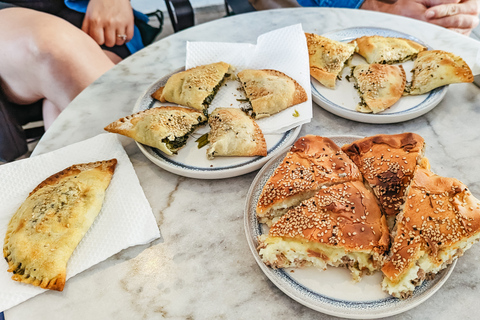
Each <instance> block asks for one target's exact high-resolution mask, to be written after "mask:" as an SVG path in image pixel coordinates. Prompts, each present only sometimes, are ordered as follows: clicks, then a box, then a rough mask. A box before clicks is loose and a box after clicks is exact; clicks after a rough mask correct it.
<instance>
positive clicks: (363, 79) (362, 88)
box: [352, 64, 407, 113]
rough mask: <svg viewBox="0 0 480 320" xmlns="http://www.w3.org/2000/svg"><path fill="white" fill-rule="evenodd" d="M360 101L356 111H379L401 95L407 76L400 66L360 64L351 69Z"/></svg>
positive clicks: (394, 101)
mask: <svg viewBox="0 0 480 320" xmlns="http://www.w3.org/2000/svg"><path fill="white" fill-rule="evenodd" d="M352 74H353V77H354V79H355V82H356V84H355V88H357V90H358V93H359V94H360V99H361V102H360V104H359V105H358V107H357V111H360V112H365V113H370V112H373V113H379V112H382V111H384V110H386V109H388V108H390V107H391V106H392V105H394V104H395V103H396V102H397V101H398V100H399V99H400V98H401V97H402V95H403V90H404V89H405V84H406V83H407V77H406V75H405V71H404V70H403V67H402V66H391V65H386V64H361V65H358V66H355V68H353V71H352Z"/></svg>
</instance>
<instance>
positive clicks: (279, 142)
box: [133, 68, 301, 179]
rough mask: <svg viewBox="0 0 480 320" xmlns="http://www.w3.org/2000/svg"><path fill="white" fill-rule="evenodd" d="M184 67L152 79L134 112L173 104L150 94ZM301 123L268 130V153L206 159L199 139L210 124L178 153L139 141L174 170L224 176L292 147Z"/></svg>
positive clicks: (244, 170)
mask: <svg viewBox="0 0 480 320" xmlns="http://www.w3.org/2000/svg"><path fill="white" fill-rule="evenodd" d="M183 70H185V68H180V69H178V70H176V71H174V72H172V73H170V74H168V75H166V76H165V77H162V78H161V79H160V80H158V81H156V82H155V83H153V84H152V85H151V86H150V87H149V88H148V89H147V90H146V91H145V92H144V93H143V94H142V95H141V96H140V98H139V99H138V100H137V102H136V103H135V107H134V108H133V113H136V112H139V111H143V110H147V109H150V108H154V107H159V106H173V105H175V104H171V103H161V102H159V101H157V100H155V99H153V98H152V97H151V94H152V93H154V92H155V91H157V89H158V88H160V87H163V86H164V85H165V83H166V82H167V80H168V78H170V76H171V75H172V74H174V73H177V72H180V71H183ZM300 130H301V126H298V127H295V128H293V129H290V130H288V131H286V132H284V133H282V134H268V135H267V134H266V135H265V141H266V143H267V156H266V157H217V158H215V159H213V160H209V159H207V151H206V150H207V146H204V147H203V148H198V144H197V143H196V142H195V140H196V139H198V138H199V137H201V136H202V135H204V134H205V133H208V132H209V127H208V124H207V125H205V126H203V127H200V128H198V129H197V130H196V131H195V132H194V133H193V134H192V135H191V136H190V137H189V138H188V141H187V144H186V145H185V147H183V148H182V149H180V150H179V151H178V153H177V154H175V155H171V156H168V155H166V154H165V153H163V152H162V151H160V150H159V149H157V148H152V147H149V146H147V145H144V144H141V143H139V142H137V145H138V147H139V149H140V151H141V152H142V153H143V154H144V155H145V156H146V157H147V158H148V159H149V160H150V161H152V162H153V163H154V164H156V165H157V166H159V167H160V168H162V169H165V170H167V171H169V172H172V173H174V174H177V175H180V176H184V177H189V178H196V179H224V178H230V177H236V176H240V175H243V174H246V173H249V172H252V171H255V170H258V169H260V168H261V167H262V166H263V165H264V164H265V163H266V162H267V161H268V160H270V159H271V158H272V157H274V156H276V155H277V154H278V153H279V152H283V150H284V149H285V148H288V147H290V146H291V145H292V144H293V143H294V142H295V140H296V138H297V136H298V134H299V133H300Z"/></svg>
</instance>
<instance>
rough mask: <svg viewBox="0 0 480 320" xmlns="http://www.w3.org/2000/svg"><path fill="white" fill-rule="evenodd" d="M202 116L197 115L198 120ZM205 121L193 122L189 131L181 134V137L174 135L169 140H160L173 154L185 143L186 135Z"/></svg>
mask: <svg viewBox="0 0 480 320" xmlns="http://www.w3.org/2000/svg"><path fill="white" fill-rule="evenodd" d="M201 120H202V118H201V117H198V121H201ZM206 123H207V121H206V120H205V121H202V122H199V123H198V124H195V125H193V126H192V128H191V129H190V131H188V132H187V133H186V134H185V135H183V136H181V137H175V139H174V140H170V139H168V138H163V139H162V142H163V143H165V145H166V146H167V148H168V150H170V151H172V153H173V154H177V151H178V149H180V148H181V147H183V146H184V145H185V144H186V143H187V140H188V137H189V136H190V135H191V134H192V133H193V132H194V131H195V130H196V129H197V128H198V127H199V126H202V125H204V124H206Z"/></svg>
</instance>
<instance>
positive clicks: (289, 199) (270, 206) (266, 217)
mask: <svg viewBox="0 0 480 320" xmlns="http://www.w3.org/2000/svg"><path fill="white" fill-rule="evenodd" d="M362 180H363V179H362V175H361V174H360V171H359V170H358V168H357V166H356V165H355V164H354V163H353V162H352V160H350V159H349V158H348V156H347V155H346V154H345V153H343V152H342V150H341V149H340V147H339V146H337V145H336V144H335V143H334V142H333V141H332V140H331V139H329V138H324V137H320V136H314V135H307V136H305V137H302V138H299V139H298V140H297V141H296V142H295V144H294V145H293V147H292V148H291V149H290V151H289V152H288V153H287V155H286V156H285V158H284V159H283V161H282V163H280V164H279V165H278V167H277V168H276V169H275V171H274V172H273V174H272V176H271V177H270V178H269V179H268V180H267V182H266V183H265V185H264V187H263V189H262V193H261V194H260V196H259V198H258V202H257V207H256V212H257V217H258V220H259V221H260V222H261V223H266V224H267V225H271V224H272V220H273V219H276V218H278V217H280V216H282V215H283V214H285V213H286V212H287V211H288V210H289V209H290V208H292V207H294V206H297V205H298V204H300V202H302V201H303V200H305V199H308V198H310V197H312V196H313V195H314V194H315V193H316V192H317V191H318V190H319V189H320V188H321V187H323V186H329V185H332V184H335V183H343V182H346V181H362Z"/></svg>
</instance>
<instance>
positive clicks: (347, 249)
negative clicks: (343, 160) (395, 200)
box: [258, 181, 390, 281]
mask: <svg viewBox="0 0 480 320" xmlns="http://www.w3.org/2000/svg"><path fill="white" fill-rule="evenodd" d="M389 239H390V236H389V232H388V228H387V223H386V221H385V217H384V216H383V215H382V212H381V210H380V208H379V207H378V204H377V200H376V198H375V196H374V195H373V194H372V193H371V191H369V190H368V189H367V188H365V186H364V185H363V183H362V182H361V181H354V182H346V183H342V184H336V185H333V186H330V187H325V188H322V189H320V191H319V192H318V193H316V194H315V196H314V197H313V198H310V199H308V200H305V201H303V202H302V203H301V204H300V205H299V206H297V207H295V208H293V209H291V210H290V211H288V212H287V213H286V214H285V215H284V216H283V217H281V218H280V219H279V220H278V221H277V222H275V223H274V224H273V225H272V226H271V228H270V231H269V233H268V235H262V236H260V238H259V246H258V248H259V254H260V257H261V259H262V260H263V262H264V263H265V264H266V265H269V266H271V267H274V268H286V267H304V266H315V267H317V268H320V269H326V268H327V266H334V267H339V266H345V267H347V268H348V269H350V271H351V272H352V276H353V279H354V280H356V281H358V280H360V278H361V276H362V274H363V273H366V274H370V273H371V272H373V271H375V270H380V268H381V266H382V262H383V259H384V254H385V252H386V250H387V249H388V246H389Z"/></svg>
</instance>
